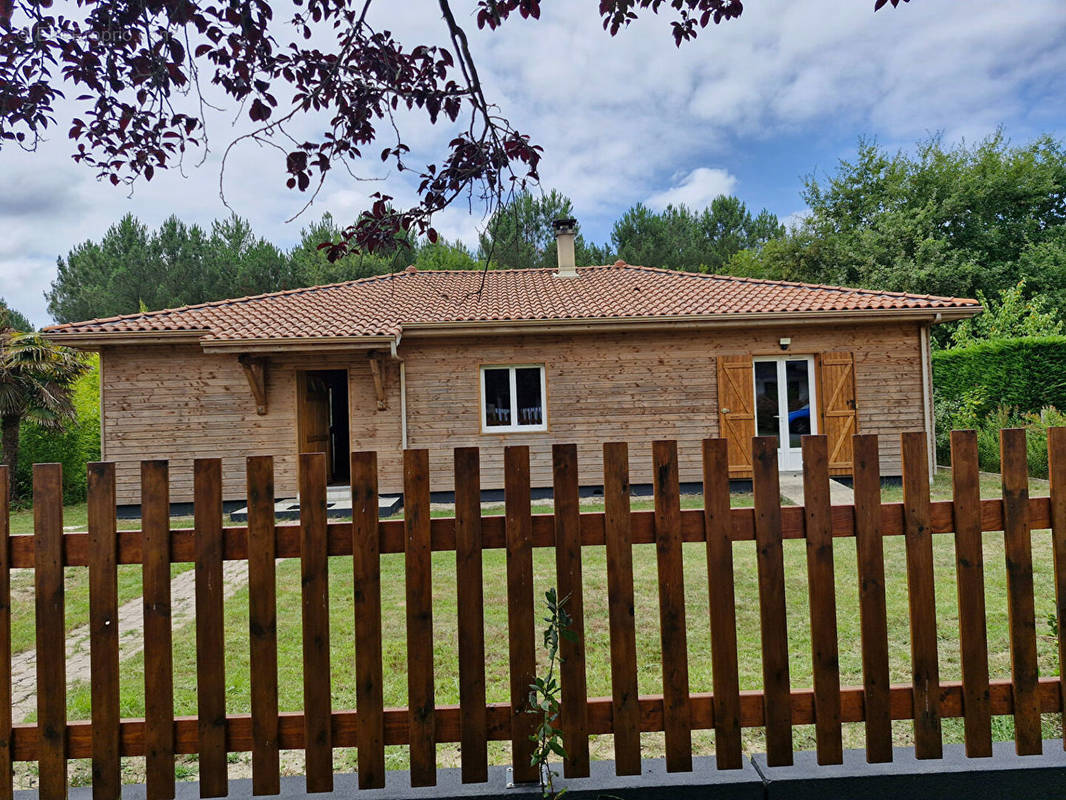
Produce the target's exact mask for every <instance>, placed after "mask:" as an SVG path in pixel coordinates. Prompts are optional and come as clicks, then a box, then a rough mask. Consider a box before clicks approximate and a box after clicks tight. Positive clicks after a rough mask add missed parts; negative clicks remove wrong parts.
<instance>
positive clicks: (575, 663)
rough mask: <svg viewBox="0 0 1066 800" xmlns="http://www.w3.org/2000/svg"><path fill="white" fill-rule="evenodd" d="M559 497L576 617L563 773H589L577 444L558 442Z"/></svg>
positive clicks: (565, 590)
mask: <svg viewBox="0 0 1066 800" xmlns="http://www.w3.org/2000/svg"><path fill="white" fill-rule="evenodd" d="M552 466H553V469H552V473H553V486H554V492H553V496H554V498H555V571H556V575H557V576H558V577H557V580H558V582H559V588H558V591H559V599H560V600H565V605H564V608H565V610H566V613H567V615H568V616H569V617H570V631H571V633H572V635H573V638H570V637H565V636H564V637H563V638H562V640H561V641H560V642H559V656H560V659H561V663H560V666H559V673H560V679H561V683H562V708H561V709H560V714H559V722H560V726H559V727H560V728H561V729H562V730H563V732H564V740H563V742H564V750H565V751H566V758H565V759H564V761H563V775H564V776H565V777H568V778H587V777H588V774H589V739H588V719H587V717H588V708H587V701H588V692H587V689H586V680H585V603H584V595H583V592H582V588H583V587H582V585H581V580H582V579H581V505H580V498H579V496H578V468H577V445H573V444H556V445H553V446H552Z"/></svg>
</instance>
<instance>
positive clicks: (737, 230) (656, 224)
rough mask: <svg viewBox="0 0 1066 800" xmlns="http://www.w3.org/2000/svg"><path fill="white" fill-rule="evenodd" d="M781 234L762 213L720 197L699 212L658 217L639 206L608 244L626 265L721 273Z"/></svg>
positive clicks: (680, 210) (679, 209)
mask: <svg viewBox="0 0 1066 800" xmlns="http://www.w3.org/2000/svg"><path fill="white" fill-rule="evenodd" d="M783 233H784V227H783V226H782V225H781V223H780V222H778V219H777V217H776V216H775V215H774V214H772V213H771V212H769V211H767V210H766V209H763V210H762V211H760V212H759V214H757V215H755V216H752V214H751V212H750V211H748V208H747V206H745V205H744V203H742V202H741V201H740V200H739V199H737V198H736V197H729V196H725V195H719V196H718V197H716V198H714V200H712V201H711V205H710V206H709V207H708V208H705V209H703V211H695V210H692V209H689V208H688V207H687V206H684V205H679V206H674V205H670V206H667V207H666V208H665V209H664V210H663V211H661V212H658V213H656V212H654V211H652V210H651V209H649V208H648V207H647V206H645V205H643V204H637V205H635V206H633V207H632V208H630V209H629V210H628V211H626V212H625V214H623V215H622V217H621V218H620V219H619V220H618V221H617V222H615V224H614V228H613V229H612V231H611V242H612V244H613V245H614V248H615V249H616V250H617V252H618V256H619V257H620V258H622V259H623V260H625V261H627V262H629V263H630V264H643V265H646V266H649V267H664V268H666V269H683V270H701V269H702V270H703V271H709V272H723V271H724V270H725V267H726V264H727V263H728V262H729V259H730V258H732V257H733V256H734V255H735V254H736V253H738V252H740V251H742V250H746V249H752V250H757V249H758V248H761V247H762V246H763V245H764V244H765V243H766V242H767V241H769V240H771V239H773V238H775V237H778V236H781V235H782V234H783Z"/></svg>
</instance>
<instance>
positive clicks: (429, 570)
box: [403, 450, 437, 786]
mask: <svg viewBox="0 0 1066 800" xmlns="http://www.w3.org/2000/svg"><path fill="white" fill-rule="evenodd" d="M403 527H404V533H405V534H406V542H405V546H404V574H405V583H406V589H407V705H408V730H409V732H410V739H411V741H410V753H411V785H412V786H434V785H436V783H437V745H436V711H435V701H434V685H433V583H432V580H433V562H432V552H431V549H430V517H429V451H428V450H404V451H403Z"/></svg>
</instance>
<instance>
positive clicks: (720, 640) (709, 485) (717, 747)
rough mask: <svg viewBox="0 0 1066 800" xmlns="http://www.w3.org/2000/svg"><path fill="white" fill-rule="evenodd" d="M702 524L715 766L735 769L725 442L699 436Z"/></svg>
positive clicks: (736, 684)
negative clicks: (701, 452) (700, 442)
mask: <svg viewBox="0 0 1066 800" xmlns="http://www.w3.org/2000/svg"><path fill="white" fill-rule="evenodd" d="M703 528H704V535H705V536H706V538H707V578H708V580H709V582H710V586H709V587H708V596H709V598H710V615H711V677H712V681H713V683H714V687H713V688H714V754H715V759H716V763H717V765H718V769H740V768H741V767H742V766H743V762H744V754H743V751H742V750H741V738H740V674H739V665H738V654H737V608H736V594H735V590H734V582H733V517H732V513H731V512H730V508H729V444H728V442H727V441H726V440H725V439H704V440H703Z"/></svg>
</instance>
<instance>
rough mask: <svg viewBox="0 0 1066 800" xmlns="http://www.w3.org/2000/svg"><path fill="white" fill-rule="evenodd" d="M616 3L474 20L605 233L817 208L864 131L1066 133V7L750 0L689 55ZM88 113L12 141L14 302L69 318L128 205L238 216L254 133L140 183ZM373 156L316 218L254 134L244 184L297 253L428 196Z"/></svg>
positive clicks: (438, 131) (497, 77)
mask: <svg viewBox="0 0 1066 800" xmlns="http://www.w3.org/2000/svg"><path fill="white" fill-rule="evenodd" d="M453 5H454V7H455V8H456V9H457V11H459V10H460V9H461V10H462V11H463V12H464V13H465V12H466V11H467V10H468V7H469V8H472V7H473V3H472V2H466V0H454V3H453ZM596 6H597V3H595V2H594V0H545V2H544V3H543V4H542V7H543V11H544V17H543V19H542V20H541V21H540V22H536V23H534V22H525V21H521V20H515V21H514V22H509V23H507V24H506V25H504V26H503V28H501V29H500V30H498V31H496V32H488V31H477V30H476V26H475V25H474V24H473V20H472V18H471V17H470V16H467V17H466V19H467V21H468V27H469V28H470V29H471V32H472V48H473V51H474V55H475V58H476V59H477V60H478V64H479V69H480V71H481V74H482V78H483V79H484V81H485V83H486V86H487V91H488V94H489V96H490V98H493V99H495V100H496V101H497V102H498V104H499V105H500V107H501V110H502V112H503V113H504V114H506V115H507V116H509V117H510V118H511V119H512V120H513V121H514V122H515V123H516V124H517V126H518V127H519V128H520V129H522V130H524V131H525V132H526V133H529V134H530V135H531V136H532V137H533V139H534V140H535V141H537V142H538V143H539V144H542V145H543V146H544V148H545V154H544V159H545V160H544V164H543V167H542V170H541V172H542V176H543V179H544V181H543V182H544V186H545V188H558V189H559V190H560V191H563V192H564V193H566V194H568V195H569V196H570V197H571V198H572V199H573V200H574V206H575V213H576V215H577V217H578V218H579V219H580V221H581V223H582V226H583V230H584V232H585V234H586V236H588V237H590V238H592V239H593V240H595V241H605V240H606V239H607V238H608V236H609V233H610V227H611V223H612V222H613V221H614V219H615V218H616V217H617V216H619V215H620V214H621V213H622V212H623V211H625V209H626V208H628V207H629V206H631V205H633V204H634V203H637V202H645V203H649V204H651V205H662V204H665V203H666V202H671V201H675V202H676V201H686V202H688V203H689V204H691V205H696V206H700V205H703V204H706V203H707V202H709V201H710V199H711V198H712V197H713V196H714V195H715V194H717V193H719V192H723V191H724V192H732V193H734V194H736V195H738V196H739V197H740V198H741V199H743V200H744V201H745V202H746V203H747V204H748V205H749V206H750V207H752V208H754V209H756V210H757V209H759V208H762V207H766V208H769V209H770V210H772V211H774V212H775V213H777V214H778V215H779V216H780V217H782V218H786V217H789V216H790V215H795V214H799V213H802V211H803V203H802V200H801V198H800V189H801V187H802V178H803V176H804V175H806V174H807V173H810V172H811V171H816V172H818V173H819V174H822V175H825V174H827V173H829V172H831V171H832V170H833V168H834V167H835V164H836V162H837V160H838V159H840V158H843V157H848V156H849V155H850V154H852V153H854V150H855V144H856V141H857V139H858V137H860V136H866V137H873V138H876V139H877V140H878V141H879V142H880V143H882V144H884V145H886V146H888V147H891V148H897V147H904V148H908V147H911V146H912V145H913V143H914V142H915V141H916V140H917V139H919V138H922V137H924V136H928V135H930V134H932V133H941V134H943V136H944V137H945V138H946V139H947V140H948V141H957V140H959V139H960V138H966V139H968V140H971V141H972V140H975V139H980V138H982V137H984V136H986V135H988V134H989V133H991V132H993V131H994V130H995V129H996V128H997V127H999V126H1002V128H1003V129H1004V131H1005V133H1006V134H1007V135H1008V136H1009V137H1010V138H1011V139H1012V140H1014V141H1017V142H1020V141H1026V140H1028V139H1030V138H1032V137H1033V136H1035V135H1038V134H1040V133H1051V134H1053V135H1055V136H1058V137H1060V138H1066V81H1064V80H1062V76H1063V75H1066V6H1064V5H1063V3H1062V0H1025V1H1024V2H1017V3H1003V2H1001V0H914V1H913V2H911V3H909V4H907V5H903V6H901V7H900V8H898V9H892V8H891V7H887V8H885V9H884V10H882V11H880V12H878V13H877V14H874V13H873V10H872V8H873V2H872V0H846V2H840V1H839V0H750V2H748V3H746V9H745V13H744V15H743V17H741V19H740V20H738V21H734V22H730V23H728V24H724V25H721V26H719V27H717V28H714V27H712V28H711V29H708V30H707V31H705V32H704V33H703V34H702V36H701V37H700V38H699V39H698V40H697V41H696V42H694V43H688V44H686V45H683V46H682V47H681V49H680V50H679V49H677V48H675V47H674V45H673V41H672V38H671V37H670V34H669V29H668V27H667V25H666V22H665V20H664V19H657V18H655V17H650V18H648V19H644V20H641V21H640V22H639V23H638V24H635V25H634V26H632V27H631V28H630V29H628V30H626V31H624V32H623V33H621V34H620V35H619V36H618V37H615V38H613V39H612V38H611V37H610V36H608V35H607V34H606V33H604V32H603V30H602V28H601V27H600V22H599V18H598V16H597V13H596ZM400 7H402V9H403V14H397V13H396V10H395V9H397V8H400ZM376 8H377V11H376V15H377V16H376V19H375V22H376V23H377V24H378V25H379V26H380V27H383V28H386V27H387V28H389V29H391V30H393V31H394V32H396V34H397V35H398V36H400V37H401V38H403V39H404V40H405V41H407V42H409V43H415V42H433V41H439V40H440V38H441V36H442V33H443V28H442V25H441V22H440V19H439V12H438V11H437V7H436V2H435V0H405V2H404V3H402V4H401V3H396V2H381V3H379V4H378V6H377V7H376ZM278 16H284V12H279V14H278ZM460 16H462V14H460ZM68 94H70V95H72V96H73V95H74V94H76V92H68ZM73 112H74V109H73V108H72V107H61V108H60V109H59V115H58V116H59V124H58V125H57V127H56V128H55V130H54V131H53V133H52V136H51V140H50V141H48V142H46V143H45V144H44V145H43V146H42V147H41V149H40V151H39V152H37V153H35V154H26V153H23V152H21V151H19V150H13V149H9V148H5V149H4V150H3V151H0V174H2V175H3V192H2V193H0V230H2V231H3V232H4V235H3V236H2V237H0V296H3V297H5V298H6V299H7V300H8V302H10V303H11V304H12V305H14V306H15V307H17V308H19V309H21V310H23V311H24V312H25V313H26V314H28V315H29V316H30V318H31V319H32V320H33V321H34V322H35V323H37V324H45V323H46V322H48V321H49V320H48V314H47V310H46V304H45V301H44V298H43V292H44V290H45V289H47V287H48V285H49V283H50V281H51V280H52V279H53V278H54V277H55V260H56V257H57V256H59V255H65V254H66V252H67V251H68V250H69V249H70V248H71V247H72V246H74V245H75V244H77V243H78V242H81V241H84V240H85V239H88V238H94V239H98V238H99V237H100V236H101V235H102V234H103V233H104V231H105V230H106V229H107V227H108V226H109V225H110V224H112V223H113V222H114V221H116V220H117V219H118V218H119V217H120V216H121V215H122V214H124V213H126V212H128V211H132V212H133V213H135V214H137V215H138V216H139V217H140V218H141V219H142V220H143V221H144V222H146V223H148V224H150V225H152V226H154V225H157V224H158V223H159V222H161V221H162V220H163V219H164V218H165V217H167V216H168V215H170V214H171V213H174V214H177V215H178V216H179V217H181V218H182V219H184V220H186V221H189V222H199V223H202V224H207V223H209V222H210V221H211V220H212V219H214V218H216V217H219V216H224V215H225V214H227V213H228V212H227V210H226V208H225V207H224V205H223V204H222V201H221V199H220V198H219V164H220V155H221V153H222V151H223V150H224V149H225V145H226V144H227V143H228V142H229V141H230V140H232V139H233V138H234V136H236V135H237V134H239V133H240V132H241V130H242V129H241V128H240V127H237V128H234V127H233V126H232V120H233V118H234V109H233V108H232V107H230V108H229V109H228V110H227V111H226V112H225V113H220V114H217V115H215V116H214V117H212V118H210V119H209V124H210V135H211V149H210V152H209V153H208V156H207V159H206V162H205V163H204V164H203V166H200V167H199V168H194V167H193V166H192V164H193V163H194V162H195V161H197V160H199V159H198V157H197V158H190V159H189V165H188V166H187V167H186V169H185V176H184V177H183V176H182V175H180V174H179V173H178V172H177V171H173V172H169V173H163V174H162V175H158V174H157V178H156V179H155V180H153V181H152V182H151V183H150V184H144V185H139V186H136V187H135V188H134V191H133V193H132V195H130V194H129V192H128V190H126V189H115V188H112V187H111V186H110V185H105V184H103V183H99V182H97V181H96V180H95V178H94V176H93V175H92V173H91V172H90V171H89V170H87V169H85V168H84V167H80V166H77V165H75V164H73V163H72V162H71V160H70V157H69V156H70V148H69V142H68V141H67V139H66V138H65V136H64V132H65V130H66V127H67V126H66V124H65V123H66V121H67V120H68V119H69V117H70V116H71V115H72V114H73ZM409 123H410V127H408V128H407V129H406V130H405V133H406V135H407V139H408V142H409V143H410V144H411V145H412V146H413V148H414V156H416V157H418V158H420V159H421V160H422V161H425V160H428V159H430V158H434V157H436V156H439V154H440V152H441V149H440V148H441V145H442V144H443V143H444V142H446V141H447V139H448V138H450V135H451V133H452V131H451V130H449V129H448V128H446V127H440V126H438V127H436V128H434V127H432V126H429V125H428V124H426V123H424V122H422V121H421V120H420V119H419V118H417V117H411V118H410V119H409ZM372 160H373V161H376V159H372ZM412 160H413V161H416V160H417V159H416V158H413V159H412ZM361 168H362V169H364V170H365V171H364V172H362V175H363V177H366V178H371V179H373V180H372V181H371V182H369V183H368V182H356V181H352V180H351V179H350V178H348V177H347V176H345V175H343V173H341V172H340V171H337V174H336V176H335V177H334V179H333V180H332V181H331V182H330V183H329V184H328V185H327V187H326V189H325V191H323V192H322V194H321V195H320V197H319V199H318V201H317V202H316V204H315V205H314V206H313V207H312V208H311V210H310V211H308V212H307V213H305V214H304V216H302V217H301V218H299V219H297V220H296V221H295V222H290V223H286V222H285V220H286V219H288V218H289V217H290V216H292V214H293V213H295V212H296V211H297V210H298V209H299V208H300V206H301V205H302V202H303V200H304V198H302V197H300V196H298V195H296V194H294V193H291V192H289V191H287V190H286V189H285V188H284V179H283V164H281V163H280V161H278V160H277V158H276V157H275V156H274V155H273V154H272V153H269V152H265V151H260V150H257V149H256V148H254V147H252V146H248V147H244V148H241V149H239V150H237V151H236V152H235V153H234V155H233V156H232V159H231V161H230V163H229V164H228V166H227V172H226V181H225V189H226V197H227V199H228V201H229V204H230V206H231V207H232V208H233V209H234V210H235V211H236V212H238V213H240V214H241V215H242V216H245V217H247V218H249V219H250V220H251V221H252V223H253V225H254V227H255V229H256V231H257V232H258V233H259V234H261V235H263V236H266V237H267V238H269V239H271V240H273V241H274V242H276V243H277V244H279V245H281V246H288V245H291V244H292V243H293V242H294V241H296V240H297V239H298V238H299V233H300V228H301V227H303V226H304V225H306V224H307V223H308V222H310V221H311V220H312V219H315V218H317V217H318V216H319V215H320V214H322V213H323V212H326V211H329V212H331V213H333V214H334V216H336V217H337V218H338V219H340V220H342V221H347V220H350V219H351V218H352V217H353V215H354V214H356V213H357V212H358V211H359V210H360V209H362V208H364V207H365V206H366V203H367V195H368V194H369V193H370V192H373V191H378V190H380V191H385V192H387V193H388V194H391V195H394V196H395V197H397V199H398V200H399V201H400V202H409V201H411V200H412V199H413V189H412V187H411V186H410V185H409V184H407V183H406V182H405V181H404V180H401V179H399V178H398V177H397V176H396V175H395V174H394V173H389V172H386V171H383V170H384V168H383V167H382V165H381V164H380V163H367V164H365V165H362V166H361ZM483 222H484V220H483V218H482V216H481V213H480V211H479V210H478V209H475V210H474V213H472V214H471V213H468V210H467V208H466V207H465V206H463V207H455V208H452V209H449V210H448V211H446V212H445V213H444V214H442V215H441V216H440V218H439V219H438V220H437V223H438V227H439V228H440V229H441V230H442V232H443V233H444V235H446V236H447V237H449V238H461V239H463V240H465V241H468V242H471V243H472V242H474V241H476V237H477V232H478V229H479V228H480V227H481V226H482V225H483Z"/></svg>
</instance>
